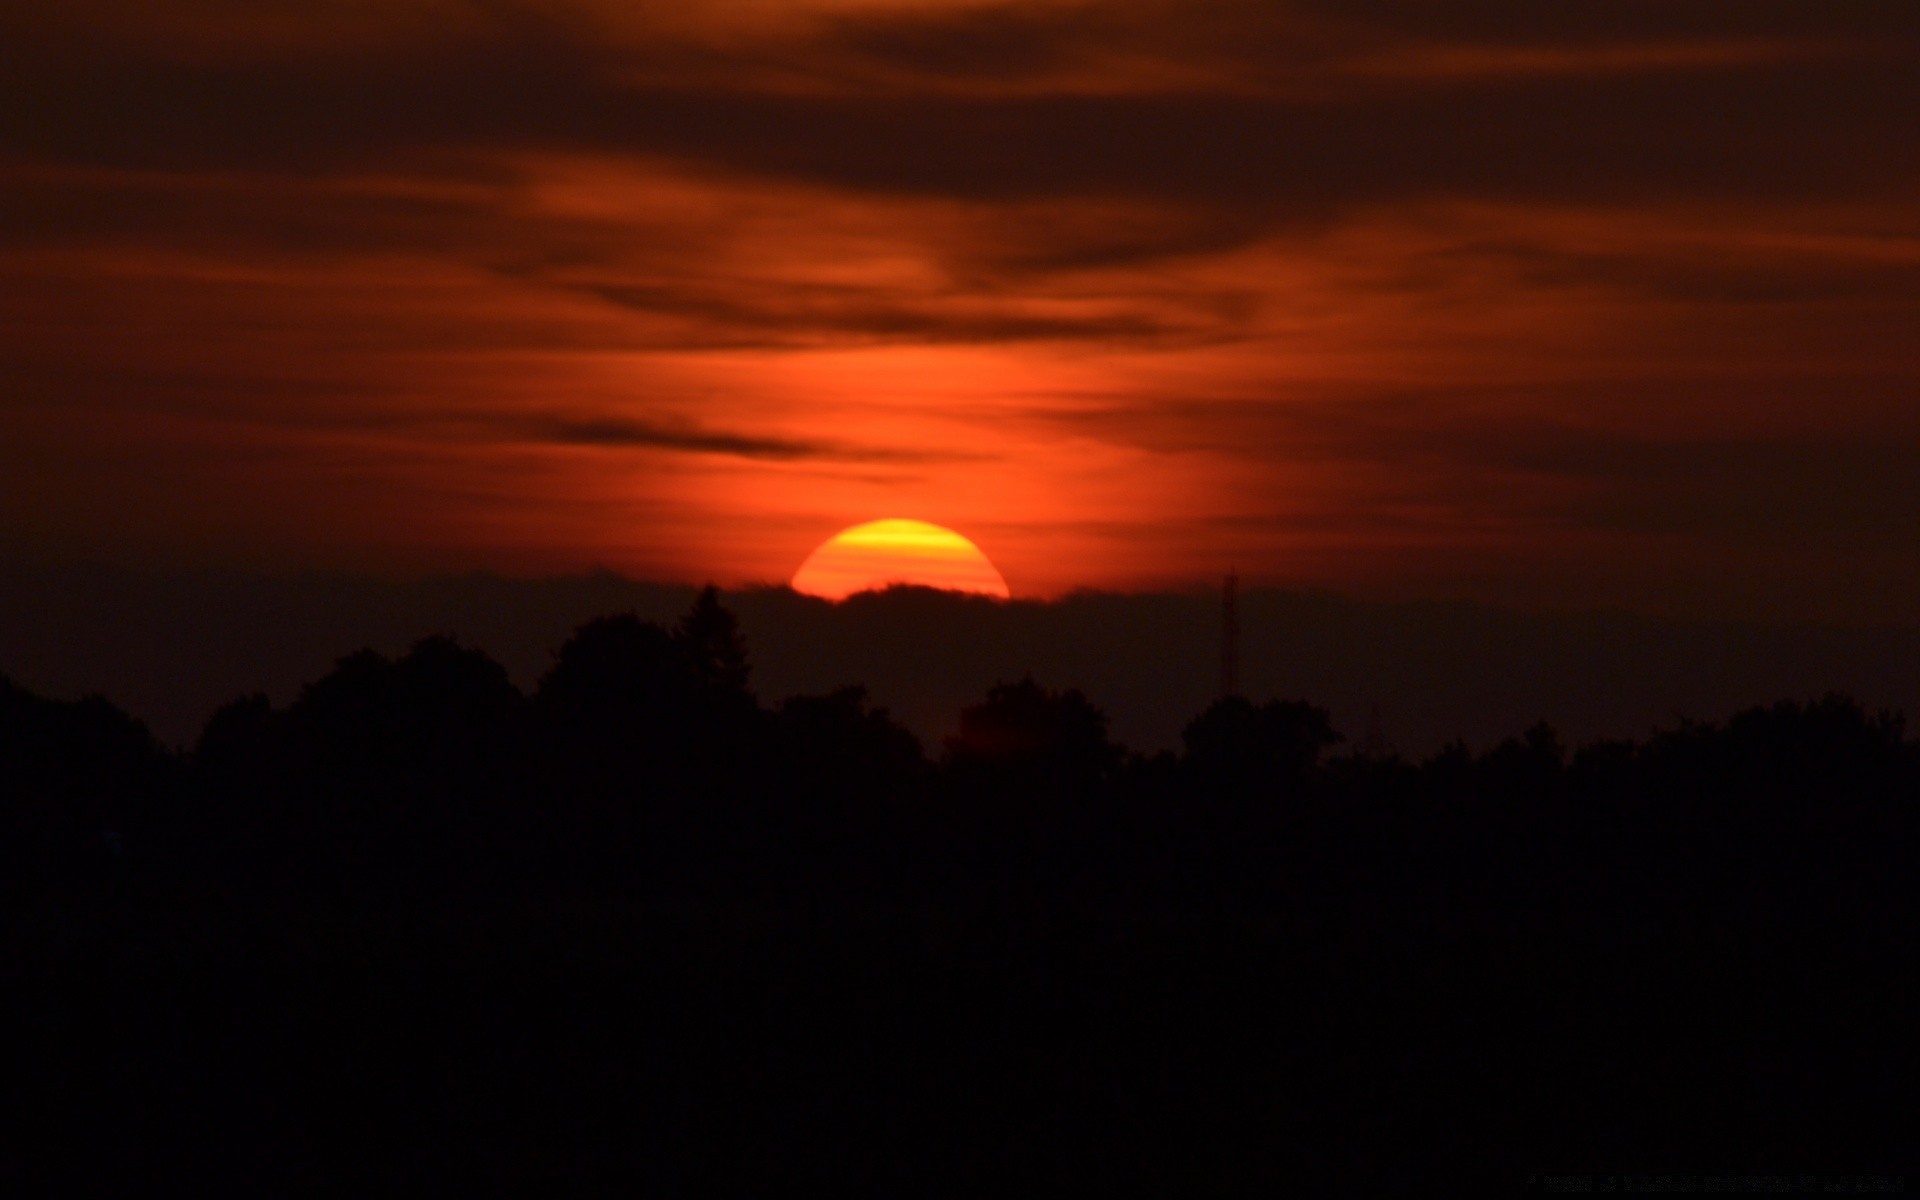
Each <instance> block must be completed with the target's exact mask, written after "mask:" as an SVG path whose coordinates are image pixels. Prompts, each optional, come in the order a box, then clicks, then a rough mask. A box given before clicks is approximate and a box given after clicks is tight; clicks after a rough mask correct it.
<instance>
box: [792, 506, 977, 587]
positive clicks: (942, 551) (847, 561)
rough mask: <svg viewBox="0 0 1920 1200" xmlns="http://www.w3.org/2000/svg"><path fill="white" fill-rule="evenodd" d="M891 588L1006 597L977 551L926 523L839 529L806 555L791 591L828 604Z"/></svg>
mask: <svg viewBox="0 0 1920 1200" xmlns="http://www.w3.org/2000/svg"><path fill="white" fill-rule="evenodd" d="M893 584H912V585H915V586H918V587H930V588H944V589H946V590H948V591H955V592H975V593H978V594H980V595H985V596H997V597H999V598H1000V599H1002V600H1005V599H1007V598H1008V597H1009V595H1010V593H1009V592H1008V590H1007V581H1006V580H1004V579H1002V578H1001V577H1000V572H999V571H997V570H995V569H994V566H993V564H992V563H991V562H989V561H987V556H986V555H984V554H982V553H980V548H979V547H978V546H976V545H974V544H973V543H972V542H970V541H968V540H967V539H966V538H964V537H961V536H960V535H959V534H957V533H955V532H954V531H953V530H951V529H946V528H943V527H941V526H939V525H930V524H928V523H927V522H925V521H902V520H887V521H869V522H867V523H866V524H864V525H855V526H854V527H853V528H851V529H843V530H841V531H840V532H839V533H837V534H835V535H834V536H832V537H831V538H828V539H827V540H826V541H825V542H823V543H821V545H820V547H819V549H817V550H815V551H814V552H813V553H812V554H810V555H808V556H807V561H806V562H804V563H801V564H800V569H799V570H798V571H795V572H794V574H793V584H792V586H793V590H794V591H796V592H803V593H805V594H806V595H809V596H820V597H823V598H824V599H828V600H844V599H846V598H847V597H848V596H851V595H853V594H854V593H855V592H865V591H871V590H874V589H876V588H884V587H888V586H891V585H893Z"/></svg>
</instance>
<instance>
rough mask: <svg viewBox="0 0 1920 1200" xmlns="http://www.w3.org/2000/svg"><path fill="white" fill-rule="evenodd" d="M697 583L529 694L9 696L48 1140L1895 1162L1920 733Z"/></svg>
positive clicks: (561, 662)
mask: <svg viewBox="0 0 1920 1200" xmlns="http://www.w3.org/2000/svg"><path fill="white" fill-rule="evenodd" d="M746 678H747V677H746V663H745V659H744V655H743V652H742V648H741V647H740V646H739V644H738V639H737V637H735V636H734V633H733V627H732V625H731V623H730V621H729V620H728V618H727V614H726V613H725V612H724V610H721V609H719V608H718V607H717V606H716V605H714V604H713V603H712V602H711V598H709V599H708V601H707V602H704V603H703V604H702V605H701V606H697V607H696V608H695V610H694V611H693V612H691V613H690V614H689V615H688V617H687V618H686V619H685V620H684V621H683V622H682V623H681V624H680V625H679V626H678V627H676V628H675V629H673V630H671V631H669V630H665V629H661V628H658V627H655V626H650V625H647V624H645V623H643V622H639V621H637V620H633V619H630V618H629V619H622V618H610V619H607V620H604V621H600V622H596V623H594V624H592V625H589V626H587V627H584V628H583V629H582V630H581V631H580V633H579V634H578V635H576V637H575V639H574V640H573V641H572V642H570V643H569V644H568V646H567V647H566V648H565V649H564V650H563V651H562V652H561V654H560V655H559V657H558V659H557V660H556V662H555V665H554V668H553V670H552V671H551V672H550V673H549V674H548V675H547V676H546V678H545V679H544V680H543V681H542V683H541V685H540V687H539V689H538V690H537V691H536V692H535V693H534V694H533V695H531V696H524V695H522V694H521V693H520V692H518V691H517V690H515V689H514V688H513V686H512V685H511V684H510V683H509V682H508V680H507V677H506V675H505V673H504V672H502V671H501V670H500V669H499V668H498V667H497V666H495V665H494V664H493V663H492V662H491V661H490V660H488V659H487V658H486V657H485V656H484V655H482V654H480V653H479V652H477V651H473V650H469V649H464V648H461V647H459V646H456V645H454V644H452V643H449V642H445V641H436V640H430V641H428V642H424V643H422V644H421V645H420V646H419V647H417V648H416V649H415V650H414V651H413V652H412V653H411V654H409V655H408V656H406V657H404V658H402V659H399V660H387V659H384V658H380V657H378V656H374V655H359V656H355V657H353V658H349V659H346V660H343V661H342V663H341V665H340V667H339V668H338V669H337V670H336V671H335V672H334V673H333V674H332V675H330V676H328V677H327V678H325V679H322V680H319V681H317V682H315V683H314V684H312V685H311V686H309V687H308V688H307V689H306V690H305V692H303V694H302V695H301V697H300V698H299V699H298V700H297V701H295V702H294V703H293V704H292V705H290V706H289V707H287V708H285V709H275V708H273V707H271V706H269V705H268V704H267V703H266V702H265V701H264V700H260V699H248V700H242V701H238V702H236V703H235V704H233V705H231V706H229V707H228V708H226V709H224V710H222V711H221V713H219V714H217V715H216V716H215V717H214V719H213V720H212V721H211V722H210V723H209V725H208V727H207V730H206V733H205V734H204V736H203V737H202V739H201V741H200V743H199V745H198V746H197V747H196V748H195V749H194V750H193V751H192V753H190V754H187V755H184V756H173V755H169V754H166V753H163V752H161V751H160V750H158V749H156V748H155V747H154V746H153V745H152V743H151V741H150V740H149V739H147V738H146V736H145V733H144V730H142V729H141V728H140V727H139V726H138V725H137V724H135V723H134V722H132V721H131V720H129V719H128V718H126V717H124V716H123V715H121V714H119V713H118V712H117V711H115V710H113V709H112V708H111V707H110V706H107V705H106V704H104V703H103V702H97V701H93V702H82V703H79V704H60V703H54V702H51V701H46V700H43V699H40V698H38V697H35V696H32V695H29V694H27V693H25V692H22V691H20V690H18V689H15V688H12V687H10V686H6V685H0V771H3V772H4V774H3V775H0V788H3V789H4V792H3V793H0V797H3V798H4V818H0V819H3V820H4V822H5V830H4V832H5V842H4V850H3V851H0V853H4V855H5V858H6V861H5V867H6V873H7V875H6V877H7V881H8V883H7V886H8V888H9V891H10V892H11V893H12V894H11V896H10V910H11V911H12V912H13V913H14V918H13V922H12V923H13V924H14V926H15V934H14V936H13V937H11V938H10V946H11V949H10V950H9V957H10V958H11V960H12V962H11V970H10V972H9V974H10V975H11V976H12V979H13V982H12V983H11V984H10V991H12V992H13V994H14V997H15V998H16V999H17V1000H19V1001H22V1002H23V1007H22V1010H21V1011H22V1013H23V1016H22V1017H20V1018H17V1022H16V1024H15V1025H14V1027H13V1028H14V1036H13V1037H12V1038H11V1039H9V1040H10V1041H12V1042H13V1043H14V1046H13V1050H14V1052H15V1053H14V1057H15V1065H14V1067H13V1068H11V1069H10V1070H9V1071H8V1073H7V1074H8V1080H9V1088H10V1090H12V1091H13V1092H14V1093H15V1094H16V1095H15V1098H16V1099H17V1100H19V1101H21V1102H23V1105H24V1108H25V1110H26V1112H27V1113H28V1114H29V1116H28V1119H27V1120H26V1121H25V1122H24V1123H21V1124H17V1125H15V1127H14V1129H13V1130H12V1132H11V1134H10V1137H9V1139H8V1140H9V1141H10V1142H11V1143H12V1149H11V1151H10V1152H9V1154H8V1156H7V1157H8V1159H9V1160H10V1162H11V1164H12V1167H11V1169H12V1170H14V1171H17V1172H21V1173H24V1174H25V1175H27V1176H30V1177H33V1178H34V1180H35V1181H36V1182H39V1183H41V1184H64V1185H66V1186H68V1187H75V1188H77V1187H80V1186H83V1185H92V1184H98V1183H102V1182H115V1183H120V1184H125V1185H137V1186H143V1187H144V1186H152V1185H153V1184H154V1183H155V1182H156V1181H159V1180H162V1179H167V1178H173V1179H182V1180H188V1181H195V1182H198V1183H199V1184H201V1185H202V1186H206V1187H210V1188H213V1189H216V1190H229V1191H230V1190H245V1191H247V1192H249V1193H257V1194H290V1193H293V1194H297V1193H303V1192H304V1193H313V1194H335V1193H337V1192H339V1191H341V1190H342V1189H344V1188H347V1187H376V1188H380V1189H382V1190H385V1189H387V1188H393V1187H405V1188H408V1189H421V1190H425V1189H429V1188H444V1187H473V1186H488V1187H499V1186H503V1185H505V1186H520V1187H523V1188H525V1189H526V1190H529V1191H531V1190H533V1189H534V1188H551V1187H554V1186H566V1185H583V1184H595V1183H598V1184H634V1185H641V1186H646V1187H649V1188H667V1189H676V1190H686V1191H694V1190H710V1189H712V1188H714V1187H716V1186H719V1185H721V1184H724V1183H738V1182H759V1183H766V1184H778V1185H783V1186H786V1185H792V1184H795V1183H798V1182H801V1181H804V1180H808V1179H824V1180H832V1181H837V1182H839V1183H842V1184H848V1185H856V1186H858V1185H867V1186H868V1187H869V1188H872V1187H875V1186H881V1185H895V1184H919V1185H927V1184H931V1185H945V1186H960V1187H967V1188H969V1189H970V1190H980V1189H982V1188H985V1187H987V1186H991V1185H996V1184H1002V1185H1003V1184H1009V1183H1012V1184H1018V1185H1021V1186H1022V1188H1023V1190H1024V1189H1027V1188H1035V1187H1063V1186H1066V1187H1072V1188H1074V1189H1076V1190H1079V1189H1088V1188H1093V1187H1099V1186H1112V1187H1128V1188H1138V1187H1141V1186H1143V1185H1148V1186H1157V1187H1167V1188H1174V1187H1178V1188H1183V1189H1191V1188H1193V1187H1195V1186H1197V1185H1207V1184H1217V1183H1223V1182H1232V1183H1254V1184H1259V1183H1323V1184H1324V1183H1336V1184H1346V1185H1353V1186H1359V1185H1362V1184H1366V1183H1370V1182H1399V1183H1406V1182H1417V1183H1422V1184H1427V1185H1436V1186H1437V1185H1444V1184H1447V1183H1454V1182H1468V1181H1489V1182H1493V1183H1499V1184H1506V1185H1509V1186H1519V1185H1521V1184H1522V1183H1524V1182H1525V1181H1526V1179H1527V1177H1528V1176H1529V1175H1532V1174H1535V1173H1539V1172H1555V1173H1568V1172H1585V1171H1591V1172H1600V1173H1621V1174H1624V1173H1631V1172H1640V1171H1700V1172H1753V1171H1778V1172H1787V1173H1790V1172H1796V1171H1821V1172H1835V1171H1855V1172H1866V1171H1882V1172H1897V1171H1899V1170H1901V1169H1902V1168H1903V1167H1904V1166H1905V1165H1906V1164H1907V1163H1908V1162H1910V1161H1911V1158H1912V1152H1913V1149H1914V1135H1913V1126H1914V1122H1913V1120H1912V1115H1913V1112H1914V1110H1915V1096H1914V1091H1913V1089H1914V1083H1913V1080H1914V1079H1915V1078H1916V1077H1920V1073H1917V1072H1916V1069H1915V1068H1916V1067H1917V1066H1920V1062H1916V1055H1915V1052H1914V1051H1913V1049H1912V1048H1911V1046H1910V1044H1909V1043H1910V1040H1911V1039H1910V1038H1909V1037H1908V1036H1907V1035H1908V1033H1909V1031H1910V1030H1909V1027H1910V1025H1911V1023H1912V1013H1913V1011H1914V1007H1915V1006H1914V1000H1915V990H1914V983H1915V978H1914V967H1913V956H1912V947H1913V945H1914V944H1915V939H1914V934H1915V932H1916V930H1915V925H1916V921H1915V917H1916V914H1917V913H1920V906H1917V905H1916V900H1917V899H1920V896H1916V882H1915V875H1914V870H1913V866H1914V861H1915V859H1914V851H1915V848H1916V838H1915V834H1916V830H1917V829H1920V814H1917V813H1916V807H1915V805H1916V800H1920V752H1917V751H1916V746H1915V743H1913V742H1911V741H1908V740H1906V738H1905V737H1904V733H1903V730H1902V727H1901V725H1900V723H1899V722H1898V721H1897V720H1896V719H1893V718H1888V717H1880V716H1872V715H1869V714H1866V713H1863V712H1862V711H1860V710H1859V709H1858V708H1857V707H1855V706H1854V705H1852V704H1850V703H1849V702H1846V701H1844V700H1840V699H1828V700H1824V701H1819V702H1816V703H1812V704H1806V705H1800V704H1782V705H1777V706H1773V707H1770V708H1760V709H1754V710H1751V711H1748V712H1745V713H1742V714H1739V715H1737V716H1735V717H1733V718H1732V719H1730V720H1728V721H1726V722H1724V723H1721V724H1716V725H1685V726H1682V727H1679V728H1676V729H1671V730H1668V731H1665V732H1662V733H1659V734H1656V735H1654V736H1652V737H1651V738H1649V739H1648V740H1646V741H1644V742H1641V743H1612V744H1605V745H1599V746H1591V747H1585V748H1582V749H1581V750H1579V751H1578V752H1576V753H1572V754H1569V753H1567V752H1566V751H1565V749H1563V748H1562V747H1561V746H1560V744H1559V743H1558V740H1557V739H1556V738H1555V737H1554V735H1553V733H1552V731H1551V730H1548V729H1545V728H1538V729H1535V730H1532V731H1530V732H1528V733H1527V734H1525V735H1522V736H1519V737H1516V738H1515V739H1513V740H1511V741H1509V742H1507V743H1505V744H1502V745H1500V746H1498V747H1496V748H1494V749H1492V750H1490V751H1488V752H1486V753H1484V754H1480V755H1473V754H1469V753H1467V752H1466V751H1465V750H1463V749H1455V750H1452V751H1449V752H1446V753H1443V754H1441V755H1439V756H1437V757H1435V758H1433V759H1431V760H1429V761H1427V762H1424V763H1418V764H1409V763H1403V762H1400V761H1397V760H1395V759H1393V758H1391V757H1388V756H1384V755H1381V754H1377V753H1364V752H1354V751H1352V750H1351V749H1350V748H1349V747H1348V746H1347V745H1346V744H1344V743H1342V742H1340V741H1338V740H1337V737H1338V735H1337V734H1335V733H1334V731H1333V730H1332V729H1331V728H1330V727H1329V725H1328V724H1327V721H1326V717H1325V714H1324V713H1323V712H1321V711H1320V710H1317V709H1315V708H1313V707H1312V706H1310V705H1308V704H1305V703H1281V702H1272V703H1264V704H1254V703H1250V702H1247V701H1244V700H1238V699H1232V700H1226V701H1222V702H1220V703H1218V704H1216V705H1214V706H1213V707H1212V708H1210V709H1209V710H1208V711H1207V712H1206V713H1204V714H1201V715H1200V716H1199V717H1197V718H1196V719H1195V721H1194V722H1193V724H1192V725H1191V726H1190V727H1189V729H1188V732H1187V737H1186V739H1185V749H1184V752H1183V753H1182V754H1181V755H1179V756H1172V755H1162V756H1159V757H1156V758H1150V759H1148V758H1140V757H1137V756H1130V755H1128V754H1126V753H1125V752H1124V751H1123V750H1122V749H1120V748H1118V747H1116V746H1113V745H1112V744H1110V743H1109V742H1108V741H1107V739H1106V736H1105V731H1104V725H1103V723H1102V721H1101V718H1100V714H1099V713H1098V712H1096V711H1095V710H1094V709H1093V708H1092V706H1090V705H1088V704H1087V703H1086V702H1085V701H1084V700H1083V699H1081V698H1080V697H1079V696H1078V694H1076V693H1072V692H1068V693H1058V692H1053V691H1050V690H1048V689H1046V688H1044V687H1040V686H1037V685H1033V684H1030V683H1016V684H1009V685H1007V686H1005V687H1002V688H998V689H995V690H994V692H993V693H992V694H990V695H989V696H987V697H985V698H983V700H982V702H981V703H980V704H979V705H977V706H975V707H974V708H971V709H969V710H967V712H966V713H964V714H962V716H961V720H960V727H959V728H960V731H959V733H958V734H957V735H956V736H955V738H953V739H952V740H951V741H950V742H949V744H948V745H946V746H945V747H943V748H942V750H941V751H940V752H939V753H938V754H937V755H934V756H932V757H929V756H927V755H925V754H923V753H922V750H921V747H920V746H919V745H918V744H917V743H915V742H914V741H913V739H912V738H911V737H910V736H909V735H907V734H906V733H905V732H904V731H903V730H901V729H900V728H899V727H898V726H897V725H895V724H893V723H892V722H891V721H890V720H889V719H888V718H887V717H886V716H885V715H884V714H882V713H878V712H875V711H873V710H872V709H871V708H869V707H868V706H867V705H866V703H865V701H864V699H863V698H862V697H861V696H860V695H859V694H858V693H857V692H853V691H849V692H844V693H838V694H835V695H832V696H825V697H811V698H806V697H803V698H794V699H790V700H787V701H785V702H783V703H782V704H779V705H776V706H771V707H769V706H765V705H762V704H761V703H759V702H757V701H756V700H754V699H753V698H752V696H751V694H750V693H749V692H747V691H746V689H745V684H746Z"/></svg>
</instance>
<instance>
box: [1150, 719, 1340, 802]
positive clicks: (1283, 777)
mask: <svg viewBox="0 0 1920 1200" xmlns="http://www.w3.org/2000/svg"><path fill="white" fill-rule="evenodd" d="M1345 740H1346V739H1345V738H1343V737H1342V736H1341V735H1340V734H1339V733H1337V732H1335V730H1334V728H1333V721H1332V718H1331V716H1329V714H1328V713H1327V711H1326V710H1325V709H1322V708H1315V707H1314V706H1313V705H1311V704H1307V703H1305V702H1303V701H1286V700H1269V701H1267V702H1266V703H1265V704H1260V705H1255V704H1253V703H1252V702H1251V701H1249V700H1247V699H1245V698H1243V697H1240V696H1222V697H1221V698H1220V699H1218V700H1215V701H1214V702H1213V703H1212V704H1211V705H1209V706H1208V708H1207V710H1206V711H1205V712H1203V713H1201V714H1200V715H1199V716H1198V717H1196V718H1194V720H1193V721H1192V723H1191V724H1189V725H1188V726H1187V728H1186V730H1185V732H1184V733H1182V734H1181V741H1182V742H1183V743H1184V744H1185V746H1186V752H1187V753H1186V763H1187V766H1188V768H1189V769H1190V770H1191V772H1192V774H1193V777H1194V779H1195V781H1196V783H1197V784H1198V785H1199V786H1201V787H1203V788H1208V789H1217V790H1219V791H1222V792H1225V793H1229V794H1234V795H1242V796H1246V795H1265V796H1272V795H1275V794H1277V793H1278V792H1280V791H1282V790H1294V789H1298V788H1299V787H1300V786H1301V785H1302V784H1303V783H1304V782H1305V781H1306V779H1307V777H1308V775H1309V773H1310V772H1312V771H1313V769H1314V768H1315V767H1316V766H1318V765H1319V762H1320V756H1321V754H1322V753H1323V752H1325V751H1326V750H1328V749H1329V748H1331V747H1333V746H1336V745H1338V744H1339V743H1341V742H1343V741H1345Z"/></svg>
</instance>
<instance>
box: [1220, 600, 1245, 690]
mask: <svg viewBox="0 0 1920 1200" xmlns="http://www.w3.org/2000/svg"><path fill="white" fill-rule="evenodd" d="M1220 694H1221V695H1222V696H1238V695H1239V694H1240V576H1239V575H1238V574H1236V573H1235V572H1233V571H1231V570H1229V571H1228V572H1227V586H1226V589H1225V591H1224V592H1223V593H1222V594H1221V597H1220Z"/></svg>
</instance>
